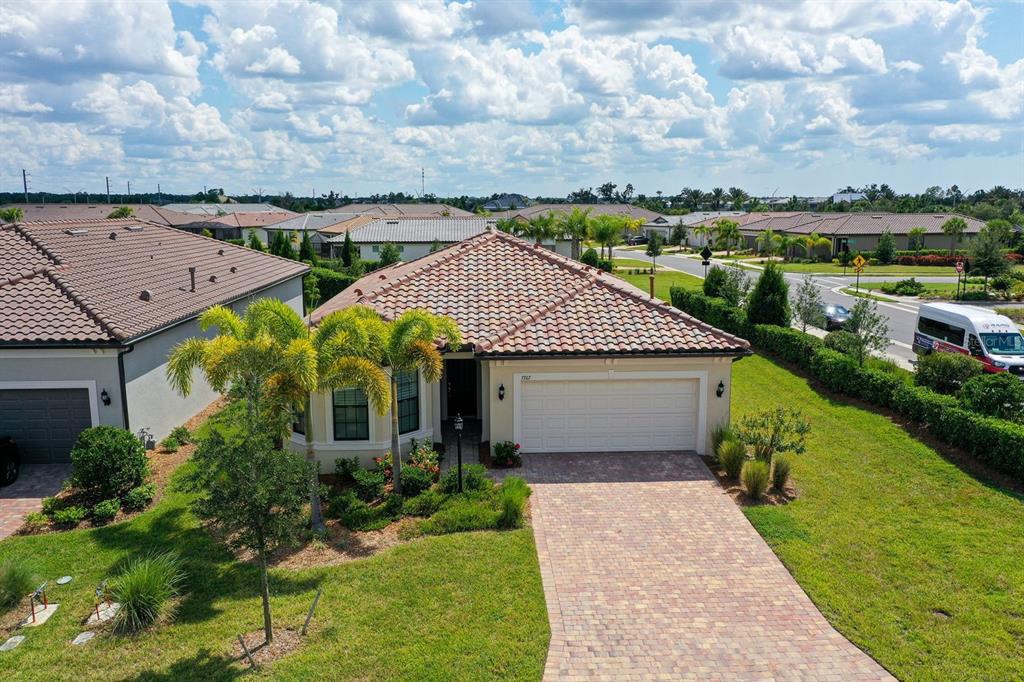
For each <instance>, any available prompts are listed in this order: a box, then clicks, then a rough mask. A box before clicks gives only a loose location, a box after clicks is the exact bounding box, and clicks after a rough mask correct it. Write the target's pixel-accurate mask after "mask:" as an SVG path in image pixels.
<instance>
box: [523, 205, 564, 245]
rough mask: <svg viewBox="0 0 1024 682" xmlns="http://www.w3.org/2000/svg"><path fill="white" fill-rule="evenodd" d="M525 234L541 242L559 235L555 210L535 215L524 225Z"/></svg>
mask: <svg viewBox="0 0 1024 682" xmlns="http://www.w3.org/2000/svg"><path fill="white" fill-rule="evenodd" d="M523 235H524V236H526V237H529V238H530V239H532V240H533V241H534V242H535V243H537V244H540V243H541V242H544V241H546V240H548V239H555V238H557V237H558V221H557V220H556V219H555V214H554V213H553V212H550V211H549V212H548V213H545V214H542V215H538V216H534V217H532V218H530V219H529V220H528V221H526V225H524V226H523Z"/></svg>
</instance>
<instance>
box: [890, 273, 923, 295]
mask: <svg viewBox="0 0 1024 682" xmlns="http://www.w3.org/2000/svg"><path fill="white" fill-rule="evenodd" d="M924 290H925V286H924V284H922V283H921V282H918V281H917V279H915V278H913V277H911V278H909V279H901V280H900V281H898V282H882V291H883V292H884V293H887V294H894V295H896V296H920V295H921V294H923V293H924Z"/></svg>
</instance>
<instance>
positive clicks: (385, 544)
mask: <svg viewBox="0 0 1024 682" xmlns="http://www.w3.org/2000/svg"><path fill="white" fill-rule="evenodd" d="M417 521H418V519H415V518H403V519H400V520H398V521H395V522H394V523H391V524H388V525H387V526H385V527H384V528H381V529H380V530H370V531H355V530H349V529H348V528H346V527H345V526H343V525H341V522H339V521H337V520H335V519H325V520H324V523H325V524H326V526H327V537H326V538H324V539H314V540H309V541H307V542H304V543H303V544H302V545H300V546H299V547H295V548H288V547H285V548H281V549H280V550H278V551H277V552H275V553H274V556H273V557H272V558H271V560H270V565H271V566H273V567H275V568H289V569H303V568H309V567H312V566H337V565H339V564H347V563H348V562H350V561H356V560H357V559H365V558H367V557H370V556H373V555H374V554H378V553H380V552H383V551H384V550H386V549H390V548H392V547H394V546H396V545H401V544H404V543H406V542H409V540H410V539H411V538H410V537H409V536H408V535H405V534H403V532H402V531H403V529H404V528H405V527H407V526H412V525H414V524H415V523H416V522H417ZM239 558H240V559H242V560H245V561H252V560H253V557H252V556H250V555H246V554H242V555H240V556H239Z"/></svg>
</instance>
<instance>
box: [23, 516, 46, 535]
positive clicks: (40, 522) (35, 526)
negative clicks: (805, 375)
mask: <svg viewBox="0 0 1024 682" xmlns="http://www.w3.org/2000/svg"><path fill="white" fill-rule="evenodd" d="M49 522H50V520H49V519H48V518H46V514H44V513H43V512H37V511H34V512H29V513H28V514H25V520H24V521H22V523H21V531H22V532H23V533H25V534H27V535H31V534H32V533H38V532H39V531H41V530H42V529H43V528H45V527H46V525H47V524H48V523H49Z"/></svg>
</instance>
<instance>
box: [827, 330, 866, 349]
mask: <svg viewBox="0 0 1024 682" xmlns="http://www.w3.org/2000/svg"><path fill="white" fill-rule="evenodd" d="M822 344H823V345H824V346H825V348H828V349H830V350H834V351H836V352H837V353H842V354H843V355H853V353H854V352H855V351H856V348H857V336H856V334H853V333H852V332H848V331H844V330H842V329H837V330H835V331H832V332H829V333H828V334H826V335H825V338H824V339H823V340H822Z"/></svg>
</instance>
